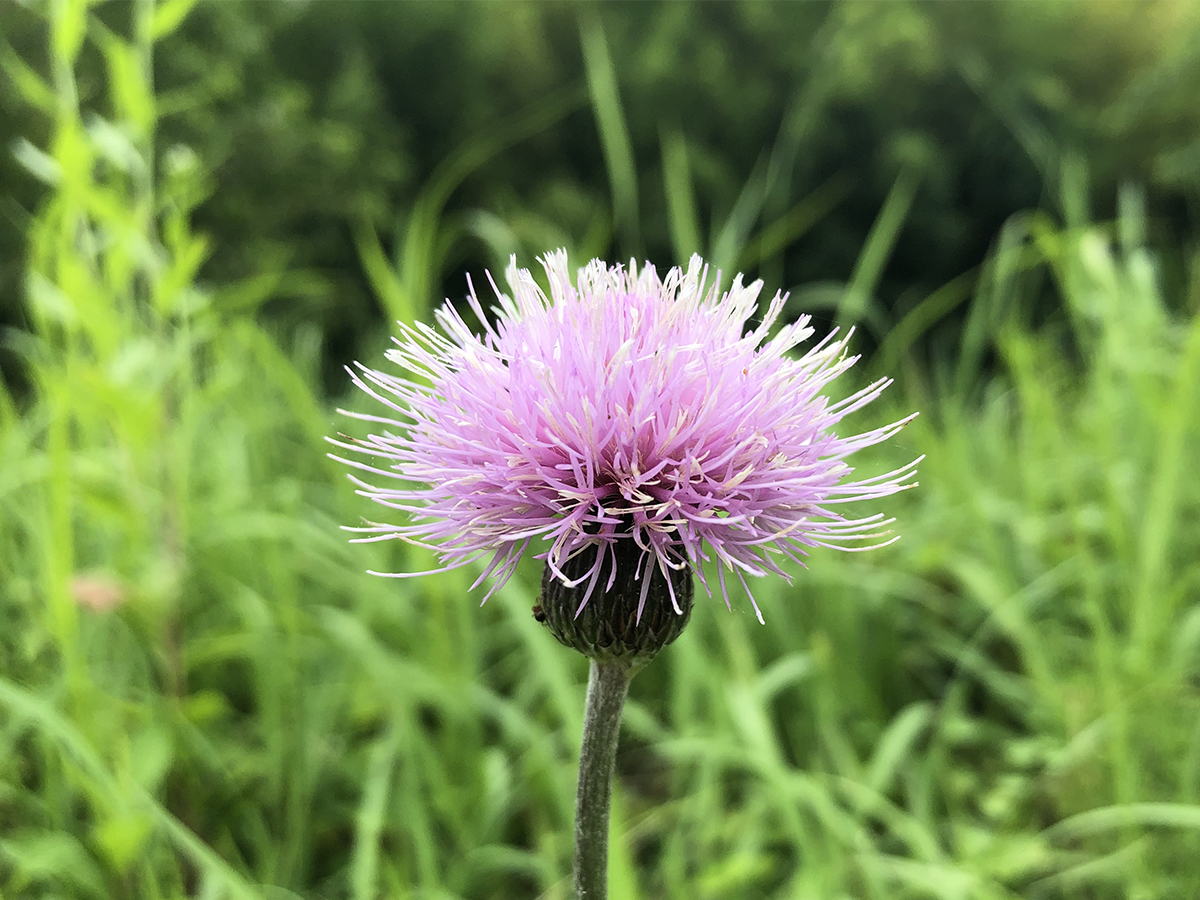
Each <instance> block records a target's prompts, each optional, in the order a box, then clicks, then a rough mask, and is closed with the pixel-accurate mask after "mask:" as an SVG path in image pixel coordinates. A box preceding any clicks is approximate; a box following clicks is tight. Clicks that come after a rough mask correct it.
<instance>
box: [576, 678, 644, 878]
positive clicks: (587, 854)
mask: <svg viewBox="0 0 1200 900" xmlns="http://www.w3.org/2000/svg"><path fill="white" fill-rule="evenodd" d="M633 673H634V670H633V669H631V668H630V667H629V665H628V663H624V662H598V661H596V660H594V659H593V660H592V664H591V670H590V671H589V673H588V688H587V707H586V709H585V710H584V714H583V747H582V749H581V750H580V753H579V789H578V791H577V792H576V794H575V896H576V898H577V900H605V898H606V897H607V896H608V808H609V802H610V800H611V798H612V779H613V768H614V766H615V764H616V761H617V735H618V734H619V733H620V731H621V709H622V707H623V706H624V705H625V694H626V692H627V691H628V690H629V680H630V679H631V678H632V677H633Z"/></svg>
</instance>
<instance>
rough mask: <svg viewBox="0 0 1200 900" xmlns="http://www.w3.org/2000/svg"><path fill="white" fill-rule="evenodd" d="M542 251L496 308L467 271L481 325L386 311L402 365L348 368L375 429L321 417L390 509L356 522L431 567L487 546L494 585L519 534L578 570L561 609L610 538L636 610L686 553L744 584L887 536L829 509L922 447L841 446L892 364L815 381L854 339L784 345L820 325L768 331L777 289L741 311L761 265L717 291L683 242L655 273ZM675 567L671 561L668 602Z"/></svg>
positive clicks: (884, 490) (898, 477)
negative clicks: (413, 318)
mask: <svg viewBox="0 0 1200 900" xmlns="http://www.w3.org/2000/svg"><path fill="white" fill-rule="evenodd" d="M542 265H543V266H544V268H545V271H546V275H547V277H548V279H549V285H550V293H549V296H547V295H546V293H545V292H544V291H543V290H542V289H541V288H540V287H539V286H538V284H537V282H536V281H535V280H534V278H533V276H532V275H531V274H530V272H529V271H528V270H527V269H520V268H518V267H517V265H516V261H515V258H514V260H513V262H512V263H511V264H510V266H509V269H508V272H507V277H508V285H509V293H503V292H501V291H500V290H499V289H498V288H496V286H495V283H494V282H492V287H493V290H495V292H496V295H497V298H498V305H497V306H496V307H494V308H493V309H492V316H490V317H489V315H488V314H487V313H486V312H485V311H484V309H483V306H482V305H481V303H480V301H479V299H478V297H477V296H476V294H475V290H474V287H473V286H470V292H469V296H468V305H469V306H470V308H471V310H473V312H474V314H475V315H476V316H477V317H478V319H479V321H480V322H481V323H483V325H482V328H483V332H482V333H481V334H476V333H474V332H473V331H472V330H471V328H470V327H469V326H468V325H467V324H466V322H465V321H464V319H463V318H462V316H461V315H460V313H459V311H458V310H456V309H455V308H454V307H453V306H452V305H450V304H449V303H447V304H445V305H444V306H442V307H441V309H440V310H438V311H437V313H436V315H435V318H436V320H437V324H438V326H440V330H439V329H435V328H434V327H431V326H429V325H426V324H423V323H416V324H413V325H408V324H405V323H401V324H400V328H401V334H400V336H399V337H398V338H397V339H396V340H395V347H393V348H392V349H391V350H389V351H388V353H387V357H388V359H389V360H390V361H391V362H392V363H393V364H394V365H395V366H396V367H397V369H399V370H400V373H393V372H385V371H379V370H375V369H371V368H368V367H366V366H363V365H361V364H359V365H358V366H357V368H356V369H353V370H351V376H352V377H353V379H354V381H355V383H356V384H357V385H358V386H359V387H360V388H362V389H363V390H364V391H366V392H367V393H368V394H370V395H371V396H372V397H373V398H375V399H376V400H377V401H379V403H380V404H381V405H382V407H384V409H383V410H381V411H380V413H379V414H378V415H376V414H364V413H347V415H351V416H355V417H356V418H359V419H364V420H366V421H368V422H371V423H373V424H374V425H377V426H382V429H381V430H379V431H378V433H376V434H372V435H370V436H368V437H366V438H363V439H349V438H343V439H337V440H334V439H331V442H332V443H333V444H335V445H337V446H338V447H341V448H343V449H345V450H348V451H351V452H352V453H353V454H354V456H353V457H347V458H343V457H335V458H337V459H340V460H341V461H342V462H344V463H346V464H347V465H349V466H352V467H353V468H355V469H356V470H358V472H360V473H362V474H361V475H352V476H351V478H352V479H353V480H354V482H355V483H356V484H357V485H358V492H359V493H360V494H362V495H363V496H366V497H369V498H371V499H372V500H374V501H376V502H377V503H380V504H382V505H383V506H386V507H390V508H392V509H395V510H398V511H399V512H401V513H403V514H405V515H404V520H403V521H402V522H400V523H387V524H384V523H373V524H369V525H367V526H365V527H362V528H358V529H353V530H356V531H358V532H360V533H361V534H362V536H361V537H359V538H358V540H362V541H376V540H386V539H391V538H401V539H404V540H406V541H410V542H412V543H415V544H418V545H420V546H424V547H428V548H431V549H433V550H435V551H436V552H437V553H438V554H439V556H440V559H441V561H442V563H443V564H444V566H443V568H441V569H438V570H436V571H446V570H449V569H453V568H457V567H459V566H465V565H467V564H469V563H472V562H475V561H480V560H482V561H483V562H484V565H483V572H482V574H481V575H480V576H479V579H478V580H477V581H476V582H475V585H473V587H475V586H478V585H479V584H481V583H482V582H484V581H485V580H487V579H488V578H491V579H493V583H492V587H491V590H490V591H489V592H488V595H489V596H490V594H491V593H492V592H493V591H495V590H496V589H497V588H498V587H499V586H501V585H502V584H503V583H504V582H505V581H507V579H508V578H509V577H510V576H511V575H512V573H513V571H514V569H515V567H516V565H517V563H518V561H519V560H520V559H521V557H522V556H523V555H524V554H525V553H526V551H530V550H532V552H533V553H534V555H535V556H536V558H538V559H543V560H545V565H546V576H545V579H551V580H553V581H556V582H558V583H560V584H562V585H565V586H568V587H573V588H574V587H578V588H579V590H578V592H577V593H576V594H575V596H576V598H577V604H578V606H577V609H576V610H575V614H576V615H578V614H579V613H580V612H581V611H582V610H583V609H584V607H586V605H587V604H588V602H589V600H590V599H591V598H592V597H593V595H594V594H595V593H596V592H597V591H599V592H600V593H603V592H604V591H606V590H608V589H610V588H611V587H612V584H613V580H614V579H615V577H616V574H617V568H618V565H617V561H618V557H619V558H620V559H621V560H622V561H623V562H622V564H623V565H626V566H628V565H629V560H635V561H636V562H635V563H634V565H636V567H637V569H636V572H634V573H633V578H634V580H635V581H637V582H640V585H641V587H640V596H639V597H638V602H637V611H636V617H637V618H638V619H639V620H640V619H641V616H642V612H643V608H644V606H645V604H646V598H647V591H648V588H649V585H650V583H651V580H652V576H654V575H655V574H656V573H661V574H662V575H663V576H672V575H677V574H679V573H689V572H690V573H692V574H694V575H695V576H696V577H697V578H698V579H699V580H700V583H701V584H702V585H703V586H704V587H705V590H706V591H708V593H709V594H710V595H711V590H710V588H709V586H708V584H707V583H706V582H705V580H704V571H703V568H702V565H703V563H704V562H706V561H709V560H715V561H716V563H717V567H716V568H717V572H718V578H719V589H720V592H721V594H722V595H723V596H724V598H725V602H726V604H727V605H728V604H729V595H728V590H727V586H726V572H732V573H734V575H735V576H736V578H737V579H738V580H739V581H740V582H741V584H742V585H743V587H744V588H747V594H749V590H748V587H747V585H746V580H745V576H746V575H754V576H761V575H766V574H767V573H774V574H777V575H781V576H783V577H784V578H788V577H789V576H788V574H787V573H786V572H785V571H784V570H783V569H781V568H780V562H781V560H783V559H788V560H792V561H795V562H799V561H800V559H799V557H800V556H803V555H805V554H806V553H807V550H808V549H809V548H811V547H818V546H819V547H836V548H839V549H866V548H869V547H872V546H879V545H881V544H883V543H890V542H891V540H895V537H890V538H889V532H888V531H887V530H886V529H887V526H888V525H889V524H890V522H891V521H892V520H890V519H884V518H883V516H882V514H878V513H876V514H872V515H868V516H865V517H860V518H848V517H846V516H844V515H842V514H841V513H840V512H839V511H838V510H840V509H841V508H842V504H844V503H847V502H849V501H859V500H870V499H874V498H879V497H885V496H887V495H889V494H892V493H895V492H896V491H899V490H902V489H904V488H906V487H911V486H912V483H911V482H910V481H909V479H910V476H911V475H912V473H913V471H914V468H915V466H916V463H917V462H919V460H914V461H913V462H912V463H910V464H908V465H906V466H904V467H902V468H900V469H897V470H895V471H892V472H889V473H887V474H885V475H881V476H878V477H875V478H868V479H864V480H854V479H853V478H852V477H851V476H852V474H853V470H852V469H851V468H850V466H849V465H848V464H847V463H846V459H847V457H849V456H850V455H851V454H852V453H854V452H855V451H856V450H860V449H862V448H864V447H867V446H870V445H872V444H876V443H879V442H880V441H883V440H885V439H887V438H888V437H890V436H891V435H893V434H894V433H895V432H896V431H898V430H899V429H900V428H901V427H902V426H903V425H904V424H905V423H906V422H907V421H908V420H909V419H908V418H906V419H903V420H901V421H898V422H895V423H893V424H891V425H888V426H886V427H883V428H877V429H875V430H871V431H867V432H864V433H861V434H854V435H850V436H843V435H840V434H839V433H838V431H837V426H838V424H839V423H840V422H841V420H842V419H843V418H844V417H846V416H847V415H849V414H850V413H852V412H854V411H855V410H857V409H860V408H861V407H863V406H864V405H866V404H867V403H869V402H870V401H872V400H873V399H875V398H876V397H878V396H879V394H880V392H881V391H883V389H884V388H885V387H887V385H888V384H889V383H890V379H882V380H880V381H877V382H875V383H874V384H871V385H869V386H868V387H866V388H863V389H862V390H860V391H858V392H857V393H854V394H853V395H852V396H850V397H847V398H846V399H843V400H841V401H839V402H832V401H830V400H829V399H827V397H826V396H825V393H824V392H825V390H826V388H827V387H828V386H829V384H830V382H832V381H833V380H834V379H835V378H837V376H838V375H840V374H841V373H842V372H844V371H845V370H846V369H847V368H849V367H850V366H851V365H853V363H854V362H855V360H856V359H857V357H853V356H849V355H848V354H847V350H846V345H847V340H848V338H849V335H847V336H846V337H845V338H841V339H838V338H836V332H835V333H833V334H829V335H827V336H826V337H825V338H824V339H823V340H821V341H819V342H817V343H816V344H815V345H814V346H812V347H811V348H810V349H808V350H807V352H805V353H803V354H802V355H801V354H799V353H797V352H794V351H795V348H797V346H798V345H800V344H802V343H803V342H804V341H806V340H807V339H808V338H810V337H811V336H812V335H813V333H814V329H813V328H812V327H810V324H809V323H810V319H809V317H807V316H803V317H801V318H800V319H799V320H798V321H796V322H794V323H791V324H786V325H784V326H782V327H780V328H779V329H778V331H777V332H776V333H775V334H774V335H773V336H771V334H770V331H771V328H772V325H773V324H774V323H775V321H776V320H777V318H778V317H779V315H780V312H781V311H782V309H783V305H784V301H785V300H786V295H783V294H777V295H776V296H775V298H774V299H773V300H772V301H771V303H770V304H769V305H768V307H767V308H766V310H765V312H764V314H763V315H762V317H761V320H760V322H759V323H758V324H757V325H755V326H753V327H751V326H750V325H749V324H748V323H749V322H750V319H751V317H752V316H753V315H754V314H755V312H756V311H757V310H758V295H759V292H760V291H761V289H762V282H761V281H756V282H754V283H752V284H749V285H745V284H743V283H742V277H741V276H740V275H739V276H738V277H737V278H736V279H734V281H733V284H732V285H731V286H730V288H729V289H728V290H727V291H725V292H723V293H722V292H720V291H719V287H718V284H717V283H711V284H710V283H709V281H708V268H707V266H706V265H705V264H704V262H703V261H702V260H701V259H700V258H699V257H693V258H692V260H691V263H690V264H689V266H688V268H687V270H686V271H684V270H682V269H679V268H674V269H671V270H670V271H669V272H668V273H667V274H666V276H665V277H661V278H660V277H659V275H658V273H657V271H656V270H655V269H654V267H653V266H650V265H648V264H647V265H645V266H644V267H642V268H640V269H639V268H638V267H637V266H636V264H635V263H633V262H631V263H630V264H629V267H628V268H627V269H626V268H623V267H621V266H611V267H610V266H608V265H607V264H605V263H604V262H602V261H600V260H594V261H592V262H591V263H589V264H588V265H587V266H586V267H584V268H583V269H580V270H579V271H578V273H577V274H576V277H575V278H572V277H571V272H570V270H569V269H568V264H567V255H566V252H565V251H561V250H560V251H558V252H555V253H551V254H549V255H547V256H546V257H545V258H544V259H543V260H542ZM717 280H718V281H719V275H718V276H717ZM468 284H469V285H470V282H469V280H468ZM343 412H345V411H343ZM909 418H911V417H909ZM610 559H611V565H606V562H607V561H609V560H610ZM580 560H584V564H583V565H580V564H579V561H580ZM568 570H570V571H568ZM602 573H603V575H604V577H603V578H601V575H602ZM377 574H393V575H394V577H406V576H409V575H413V574H430V573H377ZM545 579H544V583H545ZM677 583H678V579H677V578H674V577H667V578H666V584H667V585H668V594H669V599H670V602H671V605H672V606H674V608H675V612H677V613H682V612H684V610H683V609H681V607H680V604H679V598H678V597H677V596H676V589H675V587H674V585H676V584H677ZM689 584H690V578H689ZM689 594H690V590H689ZM486 599H487V597H484V600H485V601H486ZM688 600H689V601H690V596H689V597H688ZM751 603H752V604H753V603H754V601H753V598H752V597H751ZM754 610H755V613H756V615H758V618H759V621H760V622H761V621H762V615H761V613H759V611H758V606H757V604H754Z"/></svg>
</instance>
